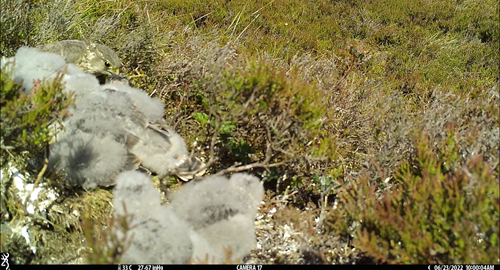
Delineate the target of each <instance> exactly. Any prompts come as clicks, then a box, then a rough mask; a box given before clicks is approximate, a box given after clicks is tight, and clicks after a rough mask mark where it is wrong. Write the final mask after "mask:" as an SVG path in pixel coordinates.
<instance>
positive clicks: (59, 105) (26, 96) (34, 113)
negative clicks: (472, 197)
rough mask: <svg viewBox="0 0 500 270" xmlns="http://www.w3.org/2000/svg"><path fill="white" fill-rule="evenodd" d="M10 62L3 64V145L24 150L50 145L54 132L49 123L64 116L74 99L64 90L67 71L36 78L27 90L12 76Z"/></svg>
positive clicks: (0, 81)
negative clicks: (63, 81)
mask: <svg viewBox="0 0 500 270" xmlns="http://www.w3.org/2000/svg"><path fill="white" fill-rule="evenodd" d="M11 66H12V63H9V64H7V65H6V66H5V67H4V68H2V71H1V79H0V100H1V101H0V104H1V118H2V123H1V128H2V134H1V142H2V148H5V149H15V151H23V150H29V149H30V147H40V146H44V145H47V144H48V143H49V142H50V140H51V138H52V137H51V136H52V135H53V133H54V130H51V129H50V128H49V125H51V124H53V123H55V122H56V121H60V120H62V118H63V117H64V116H65V115H66V112H67V109H68V107H69V105H70V104H71V103H72V95H66V94H64V93H62V89H63V84H62V78H63V76H64V73H60V74H58V75H57V76H56V77H55V79H54V80H44V81H42V82H40V81H38V82H35V85H34V87H33V88H32V89H30V90H29V93H28V91H23V90H21V85H20V84H19V83H17V82H15V81H13V80H12V79H11V74H12V73H11V72H12V71H11V68H10V67H11Z"/></svg>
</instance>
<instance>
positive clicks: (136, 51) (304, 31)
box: [0, 0, 500, 264]
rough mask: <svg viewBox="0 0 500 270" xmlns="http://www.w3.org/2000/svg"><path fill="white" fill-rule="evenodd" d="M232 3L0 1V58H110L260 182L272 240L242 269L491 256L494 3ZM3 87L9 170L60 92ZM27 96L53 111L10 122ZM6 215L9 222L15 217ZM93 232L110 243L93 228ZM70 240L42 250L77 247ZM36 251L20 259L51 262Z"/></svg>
mask: <svg viewBox="0 0 500 270" xmlns="http://www.w3.org/2000/svg"><path fill="white" fill-rule="evenodd" d="M226 2H227V1H219V0H214V1H210V2H207V1H189V3H186V2H185V1H177V0H161V1H155V2H151V1H130V0H119V1H108V2H99V1H94V0H75V1H70V0H58V1H47V0H41V1H24V0H2V1H1V2H0V3H1V9H2V12H1V21H0V27H1V31H0V35H1V36H0V51H1V54H2V56H6V57H9V56H12V55H13V54H14V53H15V51H16V50H17V49H18V48H19V47H20V46H23V45H27V46H36V45H40V44H43V43H46V42H51V41H55V40H61V39H88V40H92V41H95V42H100V43H103V44H106V45H108V46H110V47H112V48H113V49H115V50H116V51H117V52H118V55H120V57H121V58H122V61H123V65H124V69H123V70H122V72H124V73H126V74H127V76H128V77H129V78H130V79H131V82H132V84H133V85H135V86H136V87H140V88H142V89H144V90H145V91H147V92H149V93H150V95H152V96H154V97H158V98H160V99H162V100H163V101H164V102H165V106H166V119H167V120H168V121H170V123H171V125H172V126H174V127H175V129H176V131H178V132H179V133H180V134H181V135H182V136H183V137H184V138H186V141H187V143H188V145H189V146H190V147H192V148H195V149H197V150H198V151H201V152H202V153H203V155H204V157H205V160H206V161H207V162H208V163H209V164H210V165H211V166H210V167H209V172H208V173H211V174H216V173H230V172H236V171H248V172H250V173H252V174H255V175H258V176H259V177H261V178H262V179H263V181H264V183H265V187H266V190H267V194H266V196H265V205H263V206H262V207H261V215H262V216H261V217H260V220H259V222H260V223H259V224H260V225H259V226H260V227H259V226H258V227H257V231H258V235H260V236H259V237H258V239H259V238H260V239H271V240H267V241H260V242H259V244H260V245H261V249H259V250H255V251H254V252H253V253H252V254H251V255H250V258H249V259H248V261H249V262H254V263H367V262H368V263H421V264H427V263H487V264H493V263H496V264H498V263H500V261H499V258H500V254H499V240H498V237H499V228H498V224H499V220H500V206H499V205H500V199H499V196H500V195H499V184H500V183H499V169H500V164H499V155H500V153H499V147H500V145H499V143H500V141H499V140H498V138H499V136H500V119H499V107H498V104H499V94H498V91H499V89H498V84H499V82H500V76H499V70H498V67H499V66H500V59H499V58H500V55H499V54H498V48H499V46H500V44H499V43H500V30H499V29H500V18H499V13H498V10H499V7H498V3H497V1H492V0H487V1H450V0H439V1H427V0H420V1H403V2H402V1H395V0H394V1H392V0H391V1H382V0H371V1H363V2H359V1H358V2H354V1H335V2H331V1H330V2H329V1H318V0H314V1H313V0H308V1H284V0H275V1H268V2H262V1H253V2H248V1H229V2H227V3H226ZM7 78H8V70H6V71H4V70H2V82H1V85H2V89H1V92H2V170H5V164H6V163H7V161H9V162H10V161H11V160H13V159H14V157H15V159H16V160H28V159H39V160H40V157H43V151H29V153H27V152H26V149H31V147H34V148H33V149H35V148H37V147H38V146H37V145H40V144H39V142H44V143H46V142H48V141H49V138H48V137H47V136H48V135H47V133H46V132H44V130H43V128H41V127H45V126H47V124H48V123H49V122H50V121H55V120H56V119H57V117H59V116H58V115H59V114H60V115H64V108H66V106H67V103H66V102H67V101H68V100H69V99H66V98H63V97H61V96H59V94H57V93H59V92H58V91H59V90H57V89H59V88H58V82H57V80H56V81H54V82H45V84H44V83H42V84H41V86H40V87H41V88H40V89H41V90H40V91H35V92H34V95H41V96H40V97H39V98H36V99H33V98H32V97H31V96H24V95H25V94H22V93H21V94H17V93H18V92H17V89H18V86H16V85H15V84H13V83H12V81H9V80H8V79H7ZM48 97H53V98H48ZM16 100H17V101H16ZM19 100H24V101H25V102H28V103H30V102H31V103H34V104H31V103H30V104H31V105H29V106H31V107H30V108H34V109H36V108H48V107H49V108H51V109H50V110H45V109H43V113H42V114H41V115H42V116H43V117H36V119H33V118H32V117H27V118H19V116H18V115H19V113H18V111H17V110H16V108H22V107H16V106H14V107H12V106H11V105H9V106H8V104H17V103H16V102H18V101H19ZM29 100H32V101H29ZM61 102H62V103H61ZM23 104H24V103H23ZM37 104H38V105H37ZM43 104H46V106H48V107H44V106H45V105H43ZM19 106H25V105H19ZM32 113H35V112H29V113H28V115H31V114H32ZM37 115H40V114H37ZM16 117H17V118H16ZM19 120H21V123H19ZM35 120H36V122H33V121H35ZM16 121H17V122H18V123H17V124H16V123H15V122H16ZM21 126H22V127H23V128H22V130H24V132H22V130H21V131H19V127H21ZM18 131H19V132H18ZM7 142H9V144H7ZM11 142H16V145H20V146H22V147H20V148H15V150H14V149H12V148H6V147H4V146H7V145H13V143H11ZM16 151H17V152H16ZM42 160H43V158H42ZM35 164H37V163H35ZM38 165H40V166H39V167H36V168H32V171H31V172H32V175H37V173H38V172H39V171H40V170H41V169H42V165H43V162H39V163H38ZM26 167H27V166H20V167H18V169H20V170H22V169H25V168H26ZM37 170H38V171H37ZM51 177H55V176H49V175H45V176H44V179H45V178H51ZM35 179H36V176H35ZM51 179H52V178H51ZM32 181H33V182H34V180H32ZM5 188H6V187H4V185H3V184H2V189H3V190H2V197H3V198H6V197H7V196H4V195H5V194H7V195H8V194H12V192H11V191H8V190H6V189H5ZM171 188H175V183H174V186H171ZM75 192H76V193H78V192H79V191H71V192H62V193H61V194H66V195H67V194H70V193H71V194H75ZM66 195H65V196H66ZM94 195H95V200H93V201H91V200H89V198H92V194H85V195H84V197H85V198H86V204H85V205H87V206H89V207H93V209H96V210H95V211H94V212H95V213H99V214H98V215H94V216H93V217H92V218H91V219H93V220H94V221H95V220H99V222H101V221H102V223H103V224H106V223H107V222H108V219H109V217H110V216H109V211H107V210H104V209H105V207H107V206H106V202H107V201H109V191H107V190H99V191H95V193H94ZM67 196H69V195H67ZM72 196H73V195H72ZM73 199H74V197H70V199H67V200H73ZM4 205H10V204H9V202H8V201H7V203H2V224H4V222H6V221H12V219H13V215H12V214H10V215H9V213H11V212H12V211H13V210H12V208H9V207H7V208H5V207H4ZM70 205H73V204H70ZM58 207H62V206H58ZM66 207H67V206H66ZM62 208H64V207H62ZM273 209H274V210H276V209H277V212H276V213H275V214H271V212H270V211H274V210H273ZM64 212H66V213H68V215H69V213H70V212H71V211H69V210H68V209H66V208H64V210H63V211H62V212H61V213H64ZM55 213H56V212H53V215H52V217H54V216H55ZM57 213H59V212H57ZM57 217H58V218H57V219H56V218H52V219H51V215H49V216H48V219H49V221H50V222H52V223H54V224H56V225H58V224H64V222H66V221H65V220H64V216H63V215H62V214H58V216H57ZM71 224H72V225H71V226H76V227H78V226H80V225H75V224H77V223H76V222H72V223H71ZM71 226H68V227H67V228H69V227H71ZM41 227H42V228H43V230H45V231H48V230H54V228H56V226H54V228H52V227H50V226H48V227H47V226H41ZM63 227H64V226H63ZM271 228H272V229H271ZM85 231H86V232H87V236H88V237H87V239H89V242H88V243H89V244H90V246H92V247H93V250H94V251H96V250H102V249H100V247H99V246H98V245H99V241H98V239H100V236H99V235H100V234H101V230H100V229H96V228H94V227H92V228H91V227H89V225H88V223H86V225H85ZM58 232H60V231H58ZM65 232H66V233H63V234H60V235H59V234H55V235H56V236H54V239H57V241H52V240H49V239H48V238H47V240H46V241H47V243H52V244H54V243H58V244H60V243H61V241H62V242H64V241H66V243H78V241H77V240H75V239H80V240H81V239H83V234H81V230H80V229H77V230H73V229H71V230H70V229H67V230H66V231H65ZM89 233H92V234H94V235H95V236H94V237H90V236H89V235H88V234H89ZM78 234H80V236H77V235H78ZM286 235H294V236H293V237H289V238H287V236H286ZM78 237H80V238H78ZM64 239H66V240H64ZM6 243H7V242H4V241H2V247H1V248H2V251H5V250H6V248H7V247H8V246H7V244H6ZM100 244H101V245H104V244H105V243H100ZM49 245H50V244H49ZM96 245H97V246H96ZM71 246H72V245H71ZM76 246H77V245H75V247H76ZM75 249H76V248H75ZM51 250H52V249H51ZM55 250H57V249H55ZM290 250H291V251H293V252H290ZM23 252H24V251H23ZM23 252H21V251H19V252H18V253H17V254H16V255H18V256H25V255H22V254H25V253H23ZM54 252H56V251H54ZM57 252H59V253H64V252H61V251H60V250H57ZM67 252H68V251H67ZM117 252H119V250H118V251H117ZM115 253H116V252H115ZM40 254H44V253H43V252H42V253H37V255H36V256H37V257H36V258H32V259H31V260H26V262H35V263H36V262H46V261H44V260H43V258H42V257H38V256H41V255H40ZM91 254H93V255H92V256H90V257H89V258H90V261H91V262H112V261H115V260H114V259H102V258H99V256H96V254H95V252H94V253H91ZM70 255H73V256H75V255H74V253H71V252H70V253H69V255H68V254H58V255H57V256H56V255H54V256H53V257H54V258H58V259H57V260H58V261H60V262H67V261H70V259H68V257H71V256H70Z"/></svg>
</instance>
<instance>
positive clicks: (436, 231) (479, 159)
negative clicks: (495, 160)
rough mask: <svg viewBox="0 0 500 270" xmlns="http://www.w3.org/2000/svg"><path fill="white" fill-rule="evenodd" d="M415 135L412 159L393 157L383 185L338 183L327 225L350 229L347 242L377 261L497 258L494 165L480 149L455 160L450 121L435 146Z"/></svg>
mask: <svg viewBox="0 0 500 270" xmlns="http://www.w3.org/2000/svg"><path fill="white" fill-rule="evenodd" d="M417 135H418V136H417V137H416V138H415V147H416V149H417V156H416V158H415V159H416V160H415V162H411V161H408V162H405V163H403V164H401V166H400V168H399V171H398V172H397V173H396V174H395V175H394V181H395V182H396V183H395V184H394V186H393V187H392V188H391V189H386V190H384V191H382V192H381V193H379V192H377V186H376V185H374V183H371V182H370V181H369V177H367V176H366V175H364V176H361V177H360V178H359V179H358V180H359V185H351V186H350V185H348V184H347V183H346V182H344V185H343V189H342V193H341V202H342V210H341V212H342V214H341V215H344V216H343V217H344V218H345V219H344V220H340V221H338V222H337V223H335V225H334V227H335V228H336V229H339V230H341V231H343V232H344V233H348V232H349V231H350V230H353V232H354V234H355V242H354V243H355V245H356V246H357V247H358V248H360V249H361V250H363V251H365V252H366V253H367V254H368V255H370V256H371V257H373V258H376V259H377V260H380V261H382V262H389V263H416V264H428V263H440V264H442V263H445V264H446V263H453V264H464V263H465V264H494V263H498V258H499V255H500V254H499V251H498V235H499V229H498V222H499V221H500V206H499V203H500V199H499V196H500V195H499V189H498V185H499V182H498V179H496V177H495V174H494V172H493V170H494V169H495V168H492V167H491V165H490V164H488V163H487V162H485V161H484V160H483V156H482V155H481V154H477V155H474V156H470V157H469V158H468V160H467V162H466V164H462V165H460V164H457V147H456V143H457V141H456V138H455V136H454V133H453V131H452V130H451V128H450V130H448V136H447V137H446V138H444V139H442V141H441V142H440V143H441V144H442V146H443V147H442V148H441V150H439V151H436V150H435V148H434V147H433V143H432V141H431V140H429V136H428V134H427V133H426V132H425V131H421V132H418V133H417ZM450 165H453V166H450ZM334 218H340V216H335V217H334ZM346 221H347V222H346ZM354 221H359V223H358V222H354ZM353 225H354V227H352V226H353ZM353 228H354V229H353Z"/></svg>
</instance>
